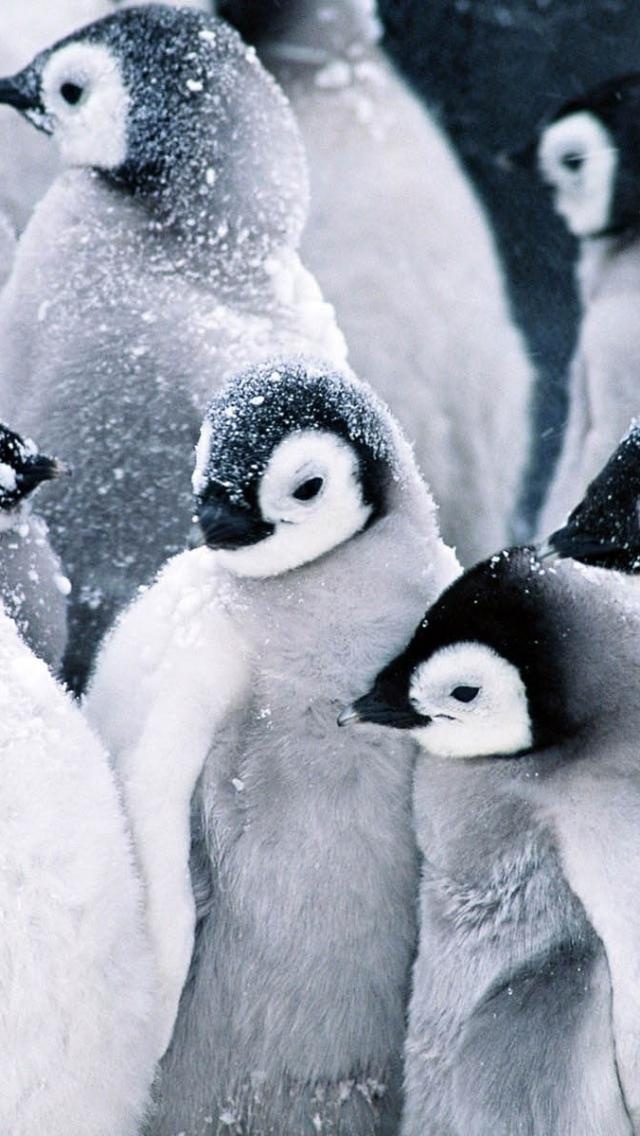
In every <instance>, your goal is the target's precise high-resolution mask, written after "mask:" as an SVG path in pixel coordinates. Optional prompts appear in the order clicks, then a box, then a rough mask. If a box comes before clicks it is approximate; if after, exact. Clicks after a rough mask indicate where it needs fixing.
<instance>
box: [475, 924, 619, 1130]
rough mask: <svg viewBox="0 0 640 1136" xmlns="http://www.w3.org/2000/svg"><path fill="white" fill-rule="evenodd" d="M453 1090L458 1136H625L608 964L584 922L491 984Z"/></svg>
mask: <svg viewBox="0 0 640 1136" xmlns="http://www.w3.org/2000/svg"><path fill="white" fill-rule="evenodd" d="M453 1096H454V1114H455V1118H456V1124H455V1131H456V1132H460V1133H464V1136H513V1134H514V1133H515V1132H517V1133H519V1136H540V1134H541V1133H543V1132H544V1134H545V1136H566V1134H567V1133H569V1132H576V1133H577V1132H579V1133H580V1134H581V1136H602V1133H604V1132H606V1133H607V1136H631V1134H632V1131H633V1129H632V1127H631V1122H630V1119H629V1114H628V1112H627V1109H626V1106H625V1102H624V1098H623V1094H622V1089H621V1086H620V1082H619V1079H618V1073H617V1069H616V1062H615V1044H614V1038H613V1032H612V1022H611V982H610V976H609V968H608V964H607V959H606V955H605V952H604V948H603V946H602V944H601V942H600V940H599V939H598V938H597V936H596V935H595V933H594V932H593V931H592V930H591V929H590V928H589V929H588V932H586V934H585V937H584V938H580V940H575V939H573V940H568V941H565V942H560V943H555V944H554V945H553V946H552V947H551V948H550V949H549V950H548V951H547V952H545V954H544V955H543V956H541V957H538V958H536V959H534V960H531V961H530V962H528V963H527V964H525V965H524V966H523V967H522V968H520V969H519V970H518V971H516V972H515V973H513V974H511V975H510V976H509V977H508V979H505V980H504V981H501V982H500V984H499V985H498V984H496V985H495V986H494V987H493V988H492V989H491V990H489V992H488V993H487V995H486V997H485V998H484V999H483V1001H482V1002H481V1003H480V1005H479V1006H478V1007H477V1008H476V1009H475V1011H474V1012H473V1014H472V1015H471V1016H470V1018H469V1019H468V1020H467V1022H466V1024H465V1026H464V1027H463V1031H462V1034H461V1038H460V1045H459V1050H458V1054H457V1059H456V1062H455V1070H454V1079H453Z"/></svg>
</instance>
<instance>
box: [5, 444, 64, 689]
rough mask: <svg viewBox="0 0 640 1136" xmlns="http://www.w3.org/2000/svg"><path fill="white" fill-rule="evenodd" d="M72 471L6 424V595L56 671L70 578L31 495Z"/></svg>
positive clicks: (28, 636) (39, 651) (23, 629)
mask: <svg viewBox="0 0 640 1136" xmlns="http://www.w3.org/2000/svg"><path fill="white" fill-rule="evenodd" d="M70 472H71V470H70V469H69V467H68V466H66V465H64V463H63V462H60V461H57V459H55V458H48V457H45V456H44V454H40V453H38V450H37V448H36V446H35V445H34V443H33V442H31V441H26V442H25V441H24V439H22V438H21V437H20V435H19V434H15V433H14V432H13V430H9V429H8V427H6V426H3V425H2V424H1V423H0V599H1V600H2V603H3V605H4V610H5V611H6V613H7V614H8V615H10V616H11V618H12V619H13V620H15V622H16V624H17V626H18V628H19V630H20V632H21V634H22V635H23V636H24V639H25V640H26V642H27V643H28V644H29V646H30V647H31V648H32V649H33V651H35V653H36V655H38V656H39V657H40V658H42V659H44V661H45V662H46V663H48V665H49V666H50V667H51V668H52V669H53V670H54V671H56V670H57V669H58V668H59V666H60V664H61V662H62V655H63V652H64V645H65V640H66V596H67V595H68V592H69V582H68V580H67V579H66V578H65V577H64V576H63V574H62V569H61V565H60V561H59V560H58V558H57V556H56V555H55V553H54V552H53V550H52V549H51V547H50V545H49V537H48V531H47V526H46V525H45V523H44V521H43V520H42V519H41V518H40V517H38V516H37V515H34V514H33V513H32V512H31V505H30V501H29V497H30V495H31V493H33V491H34V489H37V487H38V486H39V485H40V484H41V483H42V482H43V481H49V480H51V479H52V478H58V477H61V476H63V475H65V474H69V473H70Z"/></svg>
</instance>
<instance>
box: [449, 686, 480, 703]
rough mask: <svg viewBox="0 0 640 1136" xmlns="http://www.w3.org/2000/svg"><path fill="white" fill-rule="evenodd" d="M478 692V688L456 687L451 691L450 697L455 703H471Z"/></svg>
mask: <svg viewBox="0 0 640 1136" xmlns="http://www.w3.org/2000/svg"><path fill="white" fill-rule="evenodd" d="M479 690H480V687H479V686H456V687H454V689H453V690H452V691H451V697H452V698H455V699H456V701H457V702H473V700H474V698H475V696H476V694H477V693H478V691H479Z"/></svg>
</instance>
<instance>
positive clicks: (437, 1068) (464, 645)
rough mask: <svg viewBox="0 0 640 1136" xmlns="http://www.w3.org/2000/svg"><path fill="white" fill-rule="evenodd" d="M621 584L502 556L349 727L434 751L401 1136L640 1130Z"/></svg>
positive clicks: (453, 594) (455, 594)
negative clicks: (403, 735) (373, 725)
mask: <svg viewBox="0 0 640 1136" xmlns="http://www.w3.org/2000/svg"><path fill="white" fill-rule="evenodd" d="M613 582H614V577H613V576H607V575H606V574H603V573H598V572H590V571H589V570H587V569H585V568H583V567H582V566H580V567H578V566H577V565H574V564H572V563H571V562H570V561H567V562H562V563H560V564H558V565H553V566H551V567H543V565H542V563H541V562H540V561H539V560H538V559H537V558H536V556H535V555H534V554H533V552H531V551H530V550H526V549H521V550H515V551H512V552H505V553H502V554H499V555H497V556H495V557H494V558H493V559H492V560H490V561H486V562H484V563H482V564H481V565H479V566H477V567H476V568H474V569H472V570H471V571H470V572H468V573H467V574H465V576H463V577H462V578H461V579H460V580H459V581H456V582H455V583H454V584H453V585H452V587H451V588H450V589H449V590H448V591H447V592H446V593H445V594H444V596H442V597H441V599H440V600H439V601H438V602H437V603H436V604H435V605H434V606H433V608H432V609H431V610H430V611H429V612H428V613H427V616H426V618H425V619H424V621H423V623H422V624H421V625H420V626H419V628H418V630H417V631H416V633H415V635H414V638H413V639H412V640H411V642H410V644H409V646H408V647H407V648H406V649H405V650H404V651H403V652H402V653H401V654H400V655H398V656H397V657H396V658H395V659H394V660H393V661H392V662H391V663H389V664H388V665H387V667H386V668H384V669H383V671H382V672H381V673H380V675H379V676H378V678H377V679H376V681H375V683H374V685H373V687H372V688H371V690H370V691H369V693H368V694H366V695H364V696H363V697H362V698H360V699H359V700H358V701H356V702H355V704H354V705H353V706H351V707H350V708H348V709H347V710H345V711H344V712H343V714H342V715H341V716H340V721H341V722H342V723H346V722H348V721H352V720H354V719H355V718H359V719H360V720H361V721H364V722H378V723H381V724H384V725H387V726H391V727H397V728H399V729H402V730H404V731H405V732H406V731H409V733H410V734H411V735H412V736H414V737H415V738H416V739H417V741H418V742H419V743H420V745H421V747H423V749H424V750H425V751H426V753H424V754H423V756H422V757H421V758H420V759H419V760H418V763H417V766H416V776H415V789H414V812H415V823H416V832H417V837H418V843H419V845H420V848H421V850H422V854H423V875H422V883H421V895H420V920H421V927H420V946H419V950H418V955H417V960H416V963H415V966H414V972H413V993H412V1000H411V1005H410V1009H409V1032H408V1038H407V1043H406V1054H405V1056H406V1073H405V1090H406V1107H405V1116H404V1121H403V1126H402V1133H403V1136H442V1134H443V1133H445V1132H446V1133H447V1136H513V1134H514V1133H516V1132H517V1133H519V1134H521V1136H540V1134H541V1133H544V1134H545V1136H566V1133H568V1132H575V1133H580V1134H581V1136H603V1134H604V1133H607V1136H623V1134H624V1136H631V1134H632V1133H633V1132H637V1131H639V1130H640V1129H639V1125H640V1088H639V1086H640V987H639V985H638V973H639V971H640V917H638V915H637V914H636V913H637V901H636V897H637V893H638V887H639V886H640V851H639V849H638V841H637V830H638V817H639V813H640V770H639V765H638V736H639V727H640V690H639V689H638V684H637V683H636V682H634V681H630V677H629V676H630V674H631V675H633V673H634V672H635V671H636V670H637V668H638V665H639V664H640V637H639V631H640V627H639V618H640V617H639V615H638V610H637V606H636V607H635V608H634V607H632V606H629V607H626V606H625V604H624V603H623V602H620V596H619V591H618V592H616V589H615V586H609V585H613Z"/></svg>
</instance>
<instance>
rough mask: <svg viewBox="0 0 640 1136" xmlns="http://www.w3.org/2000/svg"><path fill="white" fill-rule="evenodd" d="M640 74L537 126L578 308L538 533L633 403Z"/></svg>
mask: <svg viewBox="0 0 640 1136" xmlns="http://www.w3.org/2000/svg"><path fill="white" fill-rule="evenodd" d="M639 107H640V78H639V77H638V76H623V77H621V78H620V79H614V80H611V81H610V82H608V83H605V84H602V85H601V86H599V87H597V88H594V90H592V91H590V92H588V93H587V94H586V95H584V96H583V97H582V98H579V99H574V100H571V101H570V102H569V103H567V104H565V105H564V106H563V107H562V108H561V109H560V110H559V111H558V113H557V115H556V116H555V117H554V118H553V119H552V120H551V122H550V123H548V124H547V125H546V127H545V128H544V130H543V131H542V132H541V134H540V138H539V140H538V143H537V147H536V155H537V162H538V169H539V173H540V176H541V177H542V178H543V180H545V181H546V182H547V183H548V184H549V185H550V186H551V188H552V190H553V193H554V201H555V208H556V211H557V212H559V213H560V214H561V215H562V217H563V218H564V220H565V222H566V224H567V227H568V228H569V230H570V231H571V232H572V233H574V235H575V236H576V237H577V238H578V239H579V241H580V260H579V269H578V282H579V285H580V292H581V298H582V308H583V316H582V323H581V326H580V332H579V337H578V344H577V347H576V350H575V354H574V358H573V360H572V363H571V370H570V376H569V416H568V420H567V426H566V432H565V438H564V442H563V447H562V450H561V454H560V458H559V460H558V466H557V469H556V471H555V474H554V477H553V480H552V483H551V487H550V489H549V493H548V497H547V501H546V502H545V505H544V506H543V509H542V513H541V516H540V524H539V530H540V532H545V533H549V532H551V531H553V530H554V529H555V528H557V527H558V526H559V525H560V524H562V523H563V522H564V521H565V519H566V517H567V516H568V514H569V512H570V510H571V509H572V507H573V506H574V504H575V501H576V499H577V498H579V497H580V495H581V494H582V493H583V492H584V490H585V489H586V487H587V485H588V483H589V482H590V481H591V480H592V478H594V477H595V476H596V474H597V473H598V471H599V470H600V469H601V468H602V466H603V465H604V463H605V461H606V460H607V458H608V456H609V454H610V453H611V452H612V450H613V449H614V448H615V446H616V444H617V442H618V439H619V438H620V436H621V434H622V433H623V431H624V430H625V429H626V428H627V426H628V423H629V420H630V419H631V418H632V417H633V415H634V414H635V413H636V412H637V408H638V367H637V357H638V333H637V324H636V309H637V305H638V295H639V293H640V241H639V238H640V232H639V230H638V225H637V213H638V202H639V201H640V167H638V161H637V141H638V138H637V135H638V131H637V122H636V120H637V114H638V108H639Z"/></svg>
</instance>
